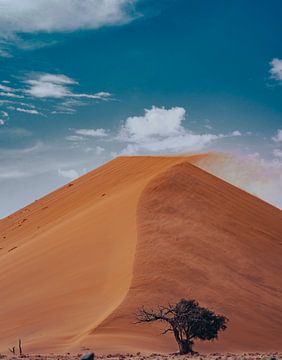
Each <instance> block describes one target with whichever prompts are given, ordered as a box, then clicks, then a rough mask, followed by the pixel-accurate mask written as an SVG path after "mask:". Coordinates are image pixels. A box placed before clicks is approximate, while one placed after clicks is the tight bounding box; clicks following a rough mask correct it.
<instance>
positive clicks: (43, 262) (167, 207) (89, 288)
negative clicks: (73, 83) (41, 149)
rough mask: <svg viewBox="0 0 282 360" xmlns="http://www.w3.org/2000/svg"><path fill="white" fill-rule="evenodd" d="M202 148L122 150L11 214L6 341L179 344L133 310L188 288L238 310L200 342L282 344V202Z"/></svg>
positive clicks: (4, 275)
mask: <svg viewBox="0 0 282 360" xmlns="http://www.w3.org/2000/svg"><path fill="white" fill-rule="evenodd" d="M203 156H205V155H203ZM206 156H208V155H206ZM200 158H201V156H194V157H120V158H117V159H115V160H113V161H111V162H109V163H108V164H106V165H104V166H102V167H100V168H98V169H96V170H94V171H92V172H90V173H88V174H87V175H85V176H83V177H81V178H79V179H77V180H75V181H73V182H72V183H70V184H68V185H66V186H64V187H62V188H60V189H58V190H57V191H55V192H53V193H51V194H49V195H47V196H45V197H43V198H42V199H40V200H38V201H36V202H34V203H32V204H31V205H29V206H27V207H25V208H23V209H22V210H20V211H18V212H16V213H14V214H13V215H11V216H9V217H7V218H5V219H3V220H1V221H0V269H1V271H0V301H1V305H0V352H5V351H6V350H7V348H8V347H11V346H13V345H15V344H16V343H17V339H18V338H21V339H22V340H23V342H24V346H25V350H26V351H28V352H29V353H30V352H33V353H47V352H48V353H50V352H66V351H70V352H72V351H82V350H83V349H85V348H91V349H93V350H94V351H95V352H97V353H101V354H102V353H114V352H138V351H141V352H143V353H152V352H161V353H166V352H173V351H176V350H177V348H176V346H175V342H174V340H173V338H172V337H171V336H170V335H168V336H160V335H159V334H160V329H161V326H160V324H154V325H136V324H134V312H135V311H136V310H137V308H138V307H139V306H141V305H146V306H148V307H154V306H155V305H158V304H163V305H166V304H167V303H168V302H175V301H177V300H179V299H180V298H182V297H192V298H196V299H197V300H199V302H200V304H201V305H204V306H208V307H210V308H212V309H213V310H215V311H216V312H219V313H222V314H224V315H226V316H227V317H228V318H229V319H230V322H229V327H228V329H227V330H226V332H224V333H222V334H221V335H220V338H219V340H218V341H217V342H212V343H200V342H199V343H197V344H196V350H198V351H201V352H250V351H259V352H270V351H282V341H281V335H282V276H281V275H282V260H281V259H282V213H281V211H280V210H279V209H277V208H275V207H273V206H271V205H269V204H267V203H265V202H264V201H262V200H260V199H258V198H256V197H254V196H252V195H250V194H248V193H246V192H245V191H242V190H240V189H238V188H236V187H234V186H232V185H230V184H228V183H226V182H224V181H223V180H220V179H219V178H216V177H215V176H213V175H211V174H208V173H207V172H205V171H203V170H201V169H199V168H198V167H196V166H195V164H197V161H198V160H199V159H200ZM193 164H194V165H193Z"/></svg>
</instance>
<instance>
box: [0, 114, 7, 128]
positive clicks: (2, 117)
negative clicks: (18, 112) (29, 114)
mask: <svg viewBox="0 0 282 360" xmlns="http://www.w3.org/2000/svg"><path fill="white" fill-rule="evenodd" d="M7 119H9V114H8V113H7V112H6V111H0V125H5V122H6V120H7Z"/></svg>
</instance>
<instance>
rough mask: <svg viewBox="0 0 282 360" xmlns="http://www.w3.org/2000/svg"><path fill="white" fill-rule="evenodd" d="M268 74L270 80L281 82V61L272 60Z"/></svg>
mask: <svg viewBox="0 0 282 360" xmlns="http://www.w3.org/2000/svg"><path fill="white" fill-rule="evenodd" d="M269 72H270V77H271V78H272V79H274V80H277V81H282V59H277V58H274V59H272V60H271V61H270V70H269Z"/></svg>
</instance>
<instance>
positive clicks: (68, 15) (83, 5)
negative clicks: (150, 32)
mask: <svg viewBox="0 0 282 360" xmlns="http://www.w3.org/2000/svg"><path fill="white" fill-rule="evenodd" d="M134 3H136V0H83V1H81V0H60V1H58V0H1V1H0V32H1V33H3V34H6V37H7V34H15V33H34V32H64V31H74V30H79V29H97V28H100V27H102V26H106V25H118V24H123V23H126V22H128V21H130V20H131V19H132V15H131V14H130V11H129V10H130V9H129V8H128V7H129V6H131V9H132V6H133V5H134ZM131 13H132V11H131Z"/></svg>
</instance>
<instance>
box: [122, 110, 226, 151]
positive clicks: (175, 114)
mask: <svg viewBox="0 0 282 360" xmlns="http://www.w3.org/2000/svg"><path fill="white" fill-rule="evenodd" d="M185 114H186V111H185V109H184V108H182V107H172V108H171V109H165V108H164V107H162V108H158V107H155V106H153V107H152V108H151V109H145V114H144V115H143V116H133V117H128V118H127V119H126V121H125V122H124V123H123V124H122V126H121V129H120V131H119V134H118V136H117V139H119V140H120V141H123V142H125V143H128V145H127V146H126V147H125V148H124V149H123V150H122V154H127V155H133V154H138V153H147V152H153V153H158V152H185V151H196V150H201V149H202V148H203V147H204V146H206V145H208V144H209V143H211V142H212V141H214V140H216V139H219V138H221V137H223V135H215V134H194V133H193V132H191V131H189V130H187V129H185V128H184V126H183V122H184V120H185Z"/></svg>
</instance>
